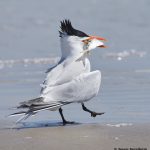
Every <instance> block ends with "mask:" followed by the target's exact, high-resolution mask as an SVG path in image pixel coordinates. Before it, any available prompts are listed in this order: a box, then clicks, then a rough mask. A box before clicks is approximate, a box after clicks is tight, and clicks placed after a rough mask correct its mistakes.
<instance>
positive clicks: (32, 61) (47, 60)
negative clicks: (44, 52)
mask: <svg viewBox="0 0 150 150" xmlns="http://www.w3.org/2000/svg"><path fill="white" fill-rule="evenodd" d="M59 59H60V58H59V57H54V58H25V59H16V60H15V59H9V60H0V69H3V68H4V67H13V66H14V65H17V64H23V65H24V66H27V65H30V64H54V63H56V62H58V60H59Z"/></svg>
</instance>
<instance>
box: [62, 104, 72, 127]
mask: <svg viewBox="0 0 150 150" xmlns="http://www.w3.org/2000/svg"><path fill="white" fill-rule="evenodd" d="M62 111H63V110H62V108H61V107H60V108H59V113H60V116H61V118H62V121H63V125H66V124H73V123H74V122H73V121H67V120H66V119H65V118H64V115H63V113H62Z"/></svg>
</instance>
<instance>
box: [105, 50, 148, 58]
mask: <svg viewBox="0 0 150 150" xmlns="http://www.w3.org/2000/svg"><path fill="white" fill-rule="evenodd" d="M145 55H146V52H145V51H137V50H135V49H131V50H124V51H121V52H108V53H105V54H104V55H103V57H104V58H111V59H117V60H122V59H124V58H128V57H131V56H137V57H140V58H142V57H144V56H145Z"/></svg>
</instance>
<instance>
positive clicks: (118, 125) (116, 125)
mask: <svg viewBox="0 0 150 150" xmlns="http://www.w3.org/2000/svg"><path fill="white" fill-rule="evenodd" d="M106 125H107V126H109V127H125V126H132V125H133V124H132V123H119V124H106Z"/></svg>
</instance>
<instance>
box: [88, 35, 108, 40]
mask: <svg viewBox="0 0 150 150" xmlns="http://www.w3.org/2000/svg"><path fill="white" fill-rule="evenodd" d="M89 39H90V40H92V39H97V40H100V41H107V40H106V39H105V38H103V37H99V36H90V37H89Z"/></svg>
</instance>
